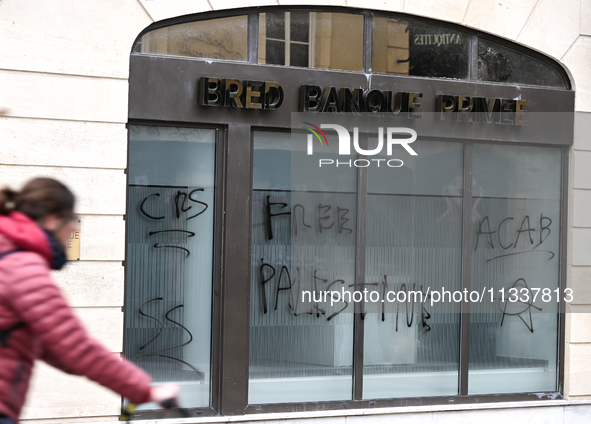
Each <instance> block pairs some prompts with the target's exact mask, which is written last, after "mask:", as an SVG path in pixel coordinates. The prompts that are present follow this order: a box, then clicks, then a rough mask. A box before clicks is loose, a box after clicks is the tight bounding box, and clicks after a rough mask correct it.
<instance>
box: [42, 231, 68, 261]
mask: <svg viewBox="0 0 591 424" xmlns="http://www.w3.org/2000/svg"><path fill="white" fill-rule="evenodd" d="M43 231H45V234H46V235H47V239H48V240H49V246H50V247H51V269H55V270H59V269H62V268H63V267H64V265H65V264H66V252H65V251H64V248H63V246H62V245H61V243H60V242H59V241H57V239H56V238H55V237H54V235H53V234H51V233H50V232H49V231H47V230H43Z"/></svg>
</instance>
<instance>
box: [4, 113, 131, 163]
mask: <svg viewBox="0 0 591 424" xmlns="http://www.w3.org/2000/svg"><path fill="white" fill-rule="evenodd" d="M0 151H2V155H0V163H2V164H7V165H38V166H69V167H84V168H112V169H125V168H126V166H127V130H126V129H125V125H123V124H109V123H103V122H81V121H52V120H46V119H19V118H0Z"/></svg>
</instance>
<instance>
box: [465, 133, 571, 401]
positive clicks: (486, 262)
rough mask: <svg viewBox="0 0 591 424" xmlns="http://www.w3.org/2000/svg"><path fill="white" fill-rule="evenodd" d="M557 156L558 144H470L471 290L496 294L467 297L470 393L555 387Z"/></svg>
mask: <svg viewBox="0 0 591 424" xmlns="http://www.w3.org/2000/svg"><path fill="white" fill-rule="evenodd" d="M560 163H561V152H560V149H557V148H544V147H525V146H493V145H485V144H476V145H475V146H474V177H473V183H472V184H473V204H474V210H473V213H472V290H476V291H478V292H482V291H486V292H487V293H489V292H488V291H489V290H492V291H493V293H494V301H493V302H490V300H489V301H487V302H484V303H476V304H475V303H472V305H471V316H470V373H469V384H468V390H469V393H470V394H493V393H518V392H543V391H556V390H557V383H556V382H557V349H558V314H557V312H558V303H557V302H556V293H554V292H553V290H555V289H556V288H557V287H558V286H559V257H560V254H559V249H560V246H559V243H560V237H559V236H560V231H559V223H560V203H561V192H560V181H561V178H560V176H561V169H560ZM512 289H513V290H514V291H515V292H517V293H518V294H519V297H518V298H514V299H516V302H510V301H509V300H508V299H509V296H510V290H512ZM501 290H504V293H505V301H503V298H502V296H503V295H502V292H501ZM549 292H552V293H553V294H552V297H551V298H552V301H551V302H550V301H548V299H549V298H548V297H547V296H546V297H544V293H549ZM536 293H537V296H536ZM487 296H488V298H489V299H490V294H487ZM534 296H536V297H535V300H534Z"/></svg>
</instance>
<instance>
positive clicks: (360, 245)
mask: <svg viewBox="0 0 591 424" xmlns="http://www.w3.org/2000/svg"><path fill="white" fill-rule="evenodd" d="M362 137H363V141H362V143H364V144H365V148H367V142H368V140H367V135H363V136H362ZM357 158H358V159H365V158H366V157H365V156H362V155H357ZM366 218H367V168H365V167H358V168H357V240H356V252H355V264H356V265H355V290H360V291H363V289H364V288H365V286H363V284H364V283H366V281H365V278H366V272H365V269H366V267H365V256H366V255H365V249H366V245H367V243H366V234H367V231H366V226H367V219H366ZM364 307H365V304H364V302H355V321H354V324H353V325H354V327H353V399H354V400H362V399H363V363H364V360H363V350H364V321H363V314H364V313H365V311H364Z"/></svg>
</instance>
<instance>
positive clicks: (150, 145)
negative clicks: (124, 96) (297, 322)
mask: <svg viewBox="0 0 591 424" xmlns="http://www.w3.org/2000/svg"><path fill="white" fill-rule="evenodd" d="M129 132H130V134H129V139H130V140H129V187H128V212H127V255H126V261H127V263H126V267H125V269H126V272H127V282H126V312H125V355H126V356H127V358H128V359H130V360H131V361H133V362H135V363H136V364H137V365H139V366H141V367H142V368H144V369H145V370H146V371H147V372H148V373H149V374H150V375H151V376H152V377H153V379H154V381H156V382H165V381H176V382H178V383H179V384H180V385H181V389H182V400H183V406H185V407H203V406H209V398H210V380H211V377H210V349H211V344H210V340H211V303H212V281H213V252H214V250H213V229H214V200H215V185H214V176H215V131H214V130H201V129H185V128H173V127H148V126H137V125H132V126H130V130H129ZM143 408H144V409H160V407H159V406H157V405H153V404H148V405H143Z"/></svg>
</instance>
